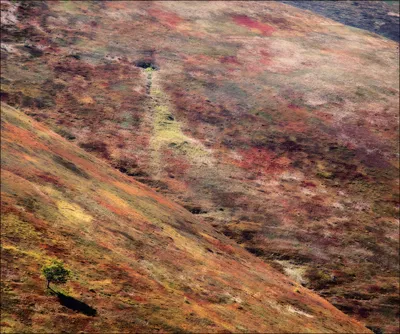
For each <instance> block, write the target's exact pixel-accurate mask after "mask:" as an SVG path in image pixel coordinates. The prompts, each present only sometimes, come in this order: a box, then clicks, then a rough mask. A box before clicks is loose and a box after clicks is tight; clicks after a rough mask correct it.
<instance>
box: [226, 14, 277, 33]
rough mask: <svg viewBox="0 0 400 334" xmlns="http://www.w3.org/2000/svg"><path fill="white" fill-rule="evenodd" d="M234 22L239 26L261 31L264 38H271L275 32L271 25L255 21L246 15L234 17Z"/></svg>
mask: <svg viewBox="0 0 400 334" xmlns="http://www.w3.org/2000/svg"><path fill="white" fill-rule="evenodd" d="M233 20H234V21H235V23H236V24H238V25H241V26H244V27H247V28H250V29H257V30H259V31H260V32H261V33H262V34H263V35H264V36H271V35H272V33H273V32H274V31H275V29H274V28H273V27H271V26H270V25H268V24H265V23H261V22H258V21H255V20H253V19H251V18H249V17H248V16H246V15H236V16H234V17H233Z"/></svg>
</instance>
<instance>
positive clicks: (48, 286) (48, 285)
mask: <svg viewBox="0 0 400 334" xmlns="http://www.w3.org/2000/svg"><path fill="white" fill-rule="evenodd" d="M47 289H50V281H47Z"/></svg>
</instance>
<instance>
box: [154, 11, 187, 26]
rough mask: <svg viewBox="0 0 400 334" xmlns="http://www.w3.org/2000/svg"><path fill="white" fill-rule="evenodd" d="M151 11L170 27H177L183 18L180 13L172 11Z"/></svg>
mask: <svg viewBox="0 0 400 334" xmlns="http://www.w3.org/2000/svg"><path fill="white" fill-rule="evenodd" d="M149 13H150V14H151V15H152V16H155V17H156V18H157V19H158V20H159V21H160V22H161V23H162V24H166V25H168V26H170V27H176V26H177V25H178V24H179V23H181V22H182V21H183V20H182V18H180V17H179V16H178V15H176V14H174V13H170V12H165V11H162V10H160V9H151V10H149Z"/></svg>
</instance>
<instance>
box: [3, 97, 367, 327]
mask: <svg viewBox="0 0 400 334" xmlns="http://www.w3.org/2000/svg"><path fill="white" fill-rule="evenodd" d="M1 107H2V112H1V121H2V123H1V130H2V131H1V135H2V137H1V144H2V146H1V149H2V156H1V158H2V161H1V163H2V164H1V166H2V169H1V185H2V187H1V201H2V202H1V210H2V225H1V232H2V239H1V241H2V250H1V256H2V266H1V269H2V312H1V316H2V331H4V332H13V333H15V332H41V333H43V332H48V333H54V332H61V331H62V332H79V331H85V332H86V331H93V332H94V331H95V332H104V333H106V332H107V333H110V332H115V331H117V332H123V331H125V332H126V331H130V332H136V331H146V332H148V331H155V330H162V331H172V332H180V331H198V332H221V331H225V332H226V331H231V332H246V331H250V332H264V333H265V332H274V333H276V332H296V333H298V332H318V333H321V332H346V333H350V332H354V333H355V332H358V333H361V332H366V331H367V330H366V329H365V328H364V327H362V326H361V325H359V324H358V323H356V322H355V321H354V320H351V319H349V318H348V317H347V316H345V315H344V314H343V313H341V312H340V311H338V310H337V309H335V308H334V307H333V306H332V305H330V304H329V303H328V302H326V301H325V300H323V299H322V298H320V297H318V296H316V295H315V294H313V293H312V292H310V291H308V290H307V289H305V288H303V287H301V286H298V285H296V284H294V283H293V282H291V281H290V280H289V279H287V278H286V277H285V276H283V275H281V274H280V273H278V272H276V271H275V270H274V269H272V268H270V267H268V265H266V264H264V263H263V262H262V261H261V260H259V259H257V258H256V257H254V256H252V255H251V254H249V253H247V252H246V251H244V250H243V249H241V248H240V247H238V246H235V245H234V244H233V243H232V242H231V241H229V239H227V238H226V237H224V236H221V235H218V234H217V233H215V232H213V229H212V228H210V226H209V225H208V224H207V223H205V222H201V221H200V220H199V219H197V218H195V217H194V216H193V215H192V214H190V213H189V212H187V211H186V210H184V209H183V208H182V207H179V206H177V205H175V204H173V203H172V202H170V201H168V200H166V199H164V198H163V197H161V196H159V195H158V194H156V193H155V192H153V191H151V190H150V189H149V188H147V187H146V186H143V185H141V184H139V183H137V182H135V181H132V180H131V179H130V178H128V177H126V176H124V175H123V174H121V173H119V172H118V171H114V170H112V169H111V168H110V167H108V166H107V165H106V164H105V163H104V162H101V161H100V160H98V159H96V158H94V157H92V156H91V155H90V154H88V153H85V152H84V151H82V150H80V149H78V148H77V147H75V146H74V145H72V144H70V143H68V142H66V140H65V139H63V138H61V137H60V136H59V135H57V134H55V133H53V132H51V131H49V130H47V129H46V128H45V127H44V126H42V125H40V124H38V123H37V122H35V121H32V120H30V119H29V118H28V117H27V116H25V115H23V114H22V113H21V112H19V111H17V110H16V109H13V108H11V107H9V106H7V105H3V104H2V106H1ZM50 258H58V259H62V260H64V261H65V263H66V264H67V265H68V266H69V267H70V268H71V269H72V270H73V273H74V275H73V279H72V281H71V283H70V284H68V286H67V288H66V289H67V290H65V291H64V293H65V292H68V294H69V295H70V296H69V298H70V299H69V300H73V301H75V304H73V305H75V306H76V305H78V306H79V307H78V312H74V311H73V310H70V309H69V308H73V305H71V304H67V305H65V306H64V307H62V306H60V305H59V303H58V302H57V298H56V297H55V296H52V295H49V294H46V293H45V284H44V280H43V278H41V277H40V267H41V265H43V263H44V262H45V261H46V260H47V259H50ZM68 305H69V308H68ZM82 305H85V307H82ZM90 308H94V309H95V310H96V311H97V315H95V316H93V315H94V314H93V313H94V312H92V314H90V312H87V309H90ZM75 309H76V307H75ZM85 310H86V312H85ZM79 311H80V312H81V313H80V312H79ZM85 313H86V314H85Z"/></svg>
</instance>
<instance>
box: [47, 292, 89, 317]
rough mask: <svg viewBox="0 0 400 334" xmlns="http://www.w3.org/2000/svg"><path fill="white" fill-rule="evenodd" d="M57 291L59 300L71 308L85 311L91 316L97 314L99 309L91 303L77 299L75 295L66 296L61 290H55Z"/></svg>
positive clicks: (81, 311)
mask: <svg viewBox="0 0 400 334" xmlns="http://www.w3.org/2000/svg"><path fill="white" fill-rule="evenodd" d="M53 291H54V290H53ZM55 293H56V295H57V297H58V301H59V302H60V304H61V305H63V306H65V307H67V308H69V309H70V310H73V311H76V312H80V313H83V314H85V315H87V316H90V317H94V316H96V315H97V310H96V309H94V308H93V307H91V306H90V305H88V304H86V303H84V302H81V301H80V300H78V299H75V298H74V297H71V296H66V295H64V294H63V293H61V292H55Z"/></svg>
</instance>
